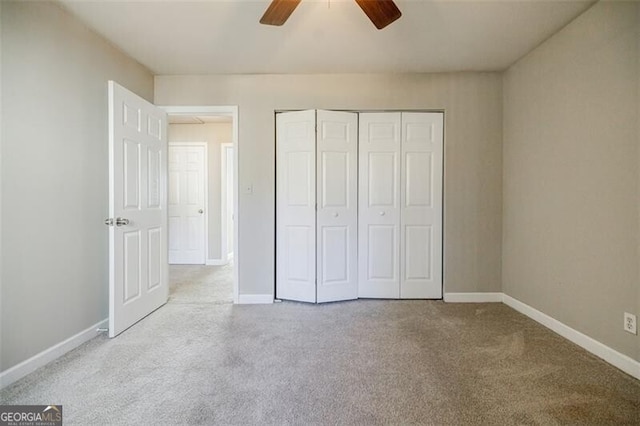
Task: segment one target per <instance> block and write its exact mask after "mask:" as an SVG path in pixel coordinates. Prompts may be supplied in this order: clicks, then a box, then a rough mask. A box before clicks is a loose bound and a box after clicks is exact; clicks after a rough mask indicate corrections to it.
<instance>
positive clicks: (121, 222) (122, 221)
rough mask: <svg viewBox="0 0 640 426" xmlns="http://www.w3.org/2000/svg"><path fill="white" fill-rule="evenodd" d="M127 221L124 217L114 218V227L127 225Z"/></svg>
mask: <svg viewBox="0 0 640 426" xmlns="http://www.w3.org/2000/svg"><path fill="white" fill-rule="evenodd" d="M128 224H129V219H125V218H124V217H116V226H122V225H128Z"/></svg>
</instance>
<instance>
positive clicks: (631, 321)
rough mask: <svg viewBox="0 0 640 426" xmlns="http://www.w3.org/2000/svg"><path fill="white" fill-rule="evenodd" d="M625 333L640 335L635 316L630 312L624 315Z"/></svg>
mask: <svg viewBox="0 0 640 426" xmlns="http://www.w3.org/2000/svg"><path fill="white" fill-rule="evenodd" d="M624 331H628V332H629V333H631V334H638V331H637V328H636V316H635V315H633V314H630V313H628V312H625V313H624Z"/></svg>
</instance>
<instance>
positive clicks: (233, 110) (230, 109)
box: [158, 105, 241, 304]
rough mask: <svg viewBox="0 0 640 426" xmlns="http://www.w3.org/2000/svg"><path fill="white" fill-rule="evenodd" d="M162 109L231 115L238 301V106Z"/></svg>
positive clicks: (235, 295)
mask: <svg viewBox="0 0 640 426" xmlns="http://www.w3.org/2000/svg"><path fill="white" fill-rule="evenodd" d="M158 107H159V108H162V109H164V110H165V111H166V112H167V114H169V115H189V116H192V115H200V116H221V115H222V116H227V117H231V120H232V123H231V128H232V141H231V142H232V144H233V147H234V150H233V216H234V218H235V220H234V221H233V249H234V250H233V303H235V304H237V303H238V298H239V285H240V283H239V275H240V274H239V271H240V266H241V263H240V244H239V241H240V239H239V237H238V235H239V228H240V227H239V225H238V223H239V222H240V221H239V220H238V219H239V216H238V205H239V202H238V201H239V200H238V193H239V190H238V189H239V178H238V177H239V174H238V163H239V157H240V155H239V151H240V141H239V138H238V106H237V105H222V106H172V105H163V106H158Z"/></svg>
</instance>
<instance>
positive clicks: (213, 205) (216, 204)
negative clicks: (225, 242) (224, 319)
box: [168, 123, 233, 260]
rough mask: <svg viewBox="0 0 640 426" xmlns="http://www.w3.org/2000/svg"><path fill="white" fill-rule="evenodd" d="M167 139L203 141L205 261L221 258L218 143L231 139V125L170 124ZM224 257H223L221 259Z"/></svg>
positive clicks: (172, 140)
mask: <svg viewBox="0 0 640 426" xmlns="http://www.w3.org/2000/svg"><path fill="white" fill-rule="evenodd" d="M168 135H169V142H170V143H171V142H206V143H207V157H208V158H207V168H208V172H209V179H208V189H209V190H208V206H207V209H208V214H207V217H208V218H209V221H208V224H207V225H208V229H209V238H208V240H209V257H208V259H207V260H220V259H221V258H222V256H221V253H220V249H221V244H222V242H221V238H222V217H221V212H222V211H221V203H222V201H221V192H222V191H221V187H220V183H221V181H222V174H221V173H222V172H221V167H222V165H221V161H220V154H221V151H220V144H221V143H232V142H233V126H232V124H231V123H206V124H170V125H169V133H168ZM225 260H226V258H225Z"/></svg>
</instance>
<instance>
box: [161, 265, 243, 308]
mask: <svg viewBox="0 0 640 426" xmlns="http://www.w3.org/2000/svg"><path fill="white" fill-rule="evenodd" d="M169 303H172V304H173V303H200V304H202V303H214V304H227V303H233V263H229V264H227V265H224V266H204V265H169Z"/></svg>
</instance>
